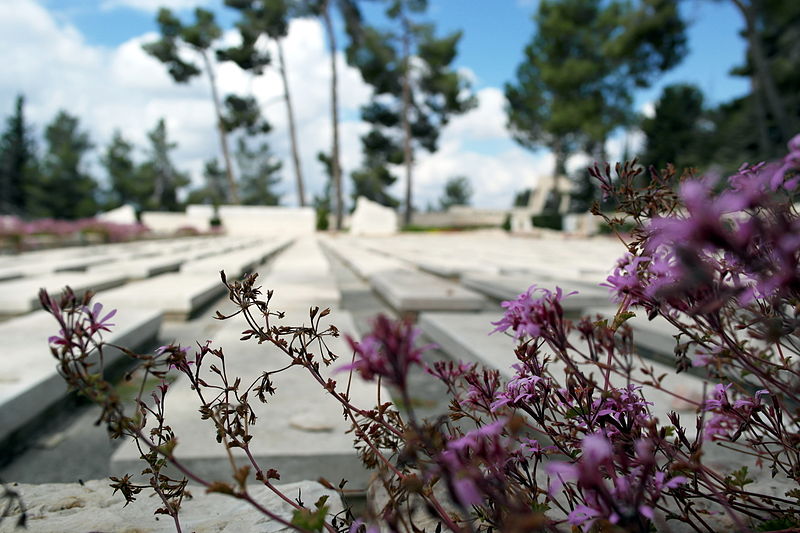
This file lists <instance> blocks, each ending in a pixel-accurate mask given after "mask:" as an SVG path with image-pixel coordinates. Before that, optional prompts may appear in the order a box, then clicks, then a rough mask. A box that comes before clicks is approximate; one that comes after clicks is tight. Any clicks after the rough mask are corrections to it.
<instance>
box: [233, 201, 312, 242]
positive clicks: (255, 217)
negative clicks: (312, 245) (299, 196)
mask: <svg viewBox="0 0 800 533" xmlns="http://www.w3.org/2000/svg"><path fill="white" fill-rule="evenodd" d="M219 218H220V220H221V221H222V226H223V228H224V229H225V232H226V233H227V234H228V235H253V236H258V237H264V236H267V235H281V236H288V235H312V234H313V233H314V232H315V231H316V228H317V216H316V213H315V212H314V209H313V208H311V207H268V206H248V205H222V206H220V207H219Z"/></svg>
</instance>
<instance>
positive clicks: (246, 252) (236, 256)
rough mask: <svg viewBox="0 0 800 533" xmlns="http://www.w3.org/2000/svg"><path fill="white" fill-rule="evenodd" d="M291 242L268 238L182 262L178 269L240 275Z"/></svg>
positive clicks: (200, 272)
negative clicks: (265, 240) (264, 240)
mask: <svg viewBox="0 0 800 533" xmlns="http://www.w3.org/2000/svg"><path fill="white" fill-rule="evenodd" d="M289 242H291V241H290V240H289V239H281V240H277V239H276V240H270V241H269V242H266V243H258V244H250V245H248V246H246V247H244V248H242V249H238V250H234V251H230V252H227V253H220V254H214V255H211V256H207V257H203V258H201V259H198V260H196V261H188V262H186V263H184V264H183V265H182V266H181V268H180V270H181V272H185V273H187V274H217V273H219V271H220V270H224V271H225V273H226V274H227V275H229V276H231V277H234V276H240V275H241V274H243V273H245V272H253V270H254V269H255V268H256V267H257V266H259V265H261V264H262V263H263V262H264V261H265V260H266V259H267V258H269V257H271V256H273V255H275V254H276V253H278V252H279V251H280V250H282V249H283V248H285V247H286V245H287V244H289Z"/></svg>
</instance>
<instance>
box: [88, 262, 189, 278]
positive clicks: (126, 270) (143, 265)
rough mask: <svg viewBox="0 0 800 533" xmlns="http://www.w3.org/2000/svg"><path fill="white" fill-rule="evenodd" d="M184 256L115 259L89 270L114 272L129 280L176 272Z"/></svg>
mask: <svg viewBox="0 0 800 533" xmlns="http://www.w3.org/2000/svg"><path fill="white" fill-rule="evenodd" d="M183 261H184V260H183V258H182V257H176V256H168V257H144V258H139V259H130V260H127V261H115V262H113V263H110V264H101V265H97V266H93V267H91V268H89V272H114V273H116V274H119V275H123V276H125V278H126V279H128V280H137V279H145V278H151V277H153V276H157V275H159V274H164V273H165V272H176V271H177V270H178V269H179V268H180V266H181V264H182V263H183Z"/></svg>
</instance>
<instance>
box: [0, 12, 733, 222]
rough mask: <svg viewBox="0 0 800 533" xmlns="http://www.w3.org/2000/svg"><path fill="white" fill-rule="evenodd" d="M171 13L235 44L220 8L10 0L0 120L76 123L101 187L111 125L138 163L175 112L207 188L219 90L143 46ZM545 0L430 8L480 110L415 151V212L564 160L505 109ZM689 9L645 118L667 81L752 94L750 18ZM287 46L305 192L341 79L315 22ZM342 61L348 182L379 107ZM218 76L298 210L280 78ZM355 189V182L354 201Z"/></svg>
mask: <svg viewBox="0 0 800 533" xmlns="http://www.w3.org/2000/svg"><path fill="white" fill-rule="evenodd" d="M162 5H163V6H168V7H171V8H173V9H175V10H177V11H178V13H179V15H181V16H183V17H184V20H189V16H190V13H191V9H193V8H194V7H195V6H198V5H202V6H203V7H206V8H209V9H212V10H214V11H215V12H216V13H217V15H218V20H219V22H220V23H221V24H222V25H223V27H224V28H226V30H227V31H226V33H225V36H224V39H226V40H228V41H230V42H234V41H235V38H236V37H235V31H234V30H233V29H232V27H233V23H234V22H235V13H233V12H231V11H230V10H228V9H226V8H224V7H223V5H222V0H0V50H2V52H0V58H2V65H3V74H2V76H0V117H5V116H7V115H9V114H10V113H11V112H12V109H13V106H14V100H15V98H16V95H17V94H24V95H25V97H26V113H27V116H28V118H29V120H30V121H31V122H32V123H33V125H34V127H35V130H36V132H37V134H38V135H41V132H42V130H43V128H44V126H45V125H46V124H47V123H49V122H50V121H51V120H52V118H53V117H54V116H55V114H56V113H57V112H58V110H60V109H64V110H66V111H67V112H69V113H71V114H74V115H77V116H78V117H80V119H81V123H82V125H83V127H84V128H85V129H86V130H87V131H88V132H89V134H90V136H91V138H92V140H93V142H94V144H95V146H96V148H97V149H96V150H95V151H94V153H93V155H92V158H91V160H90V161H89V162H88V164H89V166H90V167H91V168H92V170H93V171H94V173H95V175H98V177H100V178H101V179H102V169H101V168H100V167H99V165H98V163H97V157H98V154H99V152H100V151H102V149H103V148H104V147H105V146H106V145H107V143H108V142H109V140H110V139H111V136H112V135H113V132H114V130H116V129H119V130H120V131H122V133H123V135H124V136H125V137H127V138H128V139H130V140H131V141H133V142H134V143H135V144H136V145H137V146H138V152H137V157H138V158H140V159H141V158H142V157H144V148H145V147H146V132H147V131H148V130H151V129H152V128H153V127H154V126H155V124H156V123H157V122H158V120H159V118H161V117H164V118H165V120H166V123H167V128H168V132H169V135H170V137H171V138H172V139H173V140H174V141H176V142H177V143H178V148H177V149H176V150H175V152H174V159H175V162H176V164H177V165H178V167H179V168H182V169H185V170H188V171H190V172H191V174H192V179H193V182H194V183H195V184H200V183H201V182H202V168H203V164H204V161H206V160H208V159H211V158H213V157H217V156H218V155H219V147H218V141H217V137H216V135H215V131H214V129H213V124H214V115H213V108H212V104H211V100H210V93H209V88H208V85H207V83H206V82H205V80H204V79H196V80H195V81H193V82H192V83H190V84H189V85H176V84H175V83H173V82H172V80H171V78H169V76H168V75H167V73H166V70H165V69H164V67H163V66H162V65H161V64H160V63H158V62H157V61H156V60H155V59H153V58H151V57H149V56H148V55H147V54H145V53H144V52H143V50H142V49H141V45H142V43H145V42H148V41H151V40H153V39H155V38H156V36H157V34H156V31H157V27H156V24H155V13H156V11H157V9H158V7H159V6H162ZM536 6H537V0H431V1H430V8H429V11H428V18H429V19H430V20H431V21H432V22H434V23H435V25H436V28H437V31H440V32H451V31H455V30H462V31H463V32H464V34H463V38H462V41H461V43H460V45H459V55H458V57H457V58H456V61H455V66H456V67H457V68H458V69H460V71H461V72H463V73H464V74H465V75H466V76H468V77H469V79H470V80H471V81H472V88H473V90H474V91H475V93H476V95H477V97H478V102H479V105H478V106H477V107H476V108H475V109H473V110H472V111H470V112H469V113H467V114H465V115H462V116H458V117H455V118H454V119H452V120H451V122H450V124H449V125H448V126H447V127H446V128H445V130H444V131H443V132H442V135H441V138H440V142H439V150H438V151H437V152H436V153H434V154H427V153H425V152H419V153H418V154H417V163H416V165H415V173H414V196H415V200H414V203H415V205H416V206H417V207H418V208H425V207H426V206H427V205H428V204H436V203H437V201H438V198H439V197H440V196H441V194H442V190H443V188H444V183H445V182H446V181H447V179H448V178H451V177H453V176H459V175H464V176H467V177H468V178H469V179H470V180H471V183H472V187H473V189H474V196H473V204H474V205H476V206H478V207H485V208H507V207H509V206H510V205H511V202H512V199H513V196H514V194H515V193H516V192H518V191H520V190H522V189H524V188H526V187H530V186H533V185H535V184H536V182H537V179H538V177H539V176H541V175H546V174H549V173H551V172H552V170H553V157H552V155H551V154H549V153H548V152H547V151H546V150H537V151H534V152H532V151H529V150H526V149H524V148H522V147H520V146H518V145H516V144H515V143H514V142H513V141H512V140H511V138H510V136H509V134H508V132H507V130H506V126H505V122H506V118H505V112H504V110H503V107H504V98H503V85H504V84H505V83H506V82H509V81H512V80H513V77H514V73H515V70H516V68H517V66H518V65H519V63H520V61H521V60H522V58H523V53H522V51H523V48H524V46H525V45H526V44H527V43H528V42H529V41H530V39H531V37H532V35H533V32H534V24H533V21H532V18H531V17H532V15H533V13H534V12H535V10H536ZM681 9H682V13H683V14H684V16H685V18H686V20H687V21H688V22H689V24H690V26H689V33H688V38H689V54H688V56H687V58H686V59H685V60H684V61H683V63H682V64H681V65H679V66H678V67H677V68H675V69H674V70H672V71H670V72H669V73H667V74H666V75H664V76H663V77H662V78H660V79H659V80H658V82H657V83H656V84H654V86H653V87H652V88H650V89H647V90H644V91H640V92H639V93H637V94H636V95H635V103H636V108H637V110H639V111H640V112H643V113H645V114H646V113H649V112H652V106H653V102H654V101H655V100H657V99H658V96H659V94H660V92H661V88H662V87H664V86H665V85H668V84H670V83H678V82H690V83H694V84H696V85H698V86H699V87H700V88H701V89H702V90H703V92H704V93H705V96H706V99H707V101H708V102H709V103H711V104H716V103H720V102H723V101H726V100H729V99H731V98H734V97H737V96H740V95H742V94H744V93H746V91H747V81H746V80H745V79H743V78H735V77H732V76H730V75H729V74H728V72H729V71H730V70H731V68H733V67H734V66H735V65H737V64H740V63H741V62H742V60H743V58H744V54H745V43H744V41H743V39H742V38H741V37H740V36H739V31H740V29H741V27H742V22H741V20H740V17H739V15H738V13H737V12H736V11H735V9H733V7H732V6H731V3H730V2H719V1H713V0H683V1H682V3H681ZM366 15H367V17H368V18H372V19H373V20H378V19H379V18H380V13H379V12H378V6H377V5H376V6H374V7H369V8H367V9H366ZM341 41H343V39H340V42H341ZM284 52H285V55H286V59H287V64H288V75H289V80H290V87H291V91H292V96H293V99H294V102H295V106H296V110H295V112H296V118H297V122H298V136H299V139H300V153H301V161H302V164H303V171H304V174H305V175H306V180H307V185H306V189H307V190H308V191H310V192H311V194H314V193H320V192H321V190H322V188H323V185H324V181H325V178H324V175H323V169H322V167H321V165H320V164H319V163H318V162H317V160H316V154H317V152H319V151H326V152H327V151H329V150H330V122H329V120H328V116H329V105H330V103H329V100H328V97H329V94H328V84H329V76H330V72H329V63H328V61H329V59H328V56H327V52H326V44H325V39H324V33H323V30H322V27H321V25H320V24H319V23H318V22H317V21H316V20H311V19H301V20H295V21H293V22H292V23H291V26H290V31H289V35H288V37H287V39H286V41H285V44H284ZM337 62H338V65H339V71H340V95H341V101H340V106H341V114H342V116H343V117H344V121H343V123H342V125H341V135H342V150H343V153H342V155H343V158H342V159H343V161H342V165H343V169H344V173H345V174H344V175H345V176H349V173H350V172H351V171H352V170H354V169H356V168H357V167H358V166H359V165H360V163H361V149H360V142H359V136H360V135H363V134H364V133H365V132H366V131H367V129H368V128H367V126H366V125H365V124H364V123H362V122H361V121H360V120H359V118H358V109H359V107H360V106H361V105H362V104H364V103H366V102H367V101H368V100H369V97H370V88H369V87H368V86H367V85H366V84H365V83H364V82H363V81H362V80H361V77H360V75H359V73H358V71H357V70H355V69H353V68H351V67H348V66H347V65H346V63H345V61H344V57H343V55H342V54H339V56H338V57H337ZM218 79H219V83H220V86H221V87H220V89H221V92H222V93H223V94H225V93H237V94H241V95H248V94H252V95H254V96H255V97H256V98H257V100H258V101H259V103H260V104H261V107H262V110H263V112H264V113H265V115H266V116H267V118H268V120H269V121H270V122H271V123H272V125H273V131H272V133H271V134H270V135H269V136H268V138H267V140H268V141H269V143H270V145H271V147H272V149H273V151H274V152H275V154H276V156H277V157H278V158H280V159H281V160H283V161H284V168H283V172H282V174H283V176H282V183H281V184H280V185H279V189H280V190H279V192H281V193H282V203H283V204H285V205H296V202H297V198H296V195H295V190H294V175H293V172H292V169H291V164H290V158H289V145H288V139H287V135H286V130H287V127H286V124H287V120H286V114H285V109H284V107H283V106H282V104H281V95H282V88H281V84H280V81H279V78H278V76H277V74H276V73H275V72H274V71H272V70H270V71H267V72H266V73H265V74H264V75H263V76H260V77H258V78H252V77H250V76H249V75H247V74H244V73H242V72H241V71H239V70H238V68H236V67H235V66H233V65H231V64H224V65H221V66H220V67H219V69H218ZM626 143H627V145H628V146H629V147H631V148H633V149H636V148H637V147H638V146H640V145H641V134H640V133H639V132H637V131H635V130H632V131H628V132H618V134H617V135H615V136H614V137H613V138H611V139H610V140H609V143H608V146H607V149H608V152H609V157H610V158H611V159H614V158H616V157H619V155H620V154H621V153H622V151H623V148H624V146H625V145H626ZM587 161H588V158H587V157H586V156H584V155H580V154H579V155H576V156H574V157H573V158H572V159H571V160H570V162H569V164H568V168H577V167H579V166H580V165H583V164H585V163H586V162H587ZM397 175H398V176H401V173H400V172H398V173H397ZM403 188H404V184H403V183H402V180H401V179H398V182H397V183H396V184H395V185H394V186H393V189H392V191H393V192H394V194H395V196H396V197H398V198H400V197H402V191H403V190H404V189H403ZM349 189H350V183H349V180H345V192H346V194H347V193H348V192H349ZM307 194H308V193H307ZM309 196H310V195H309Z"/></svg>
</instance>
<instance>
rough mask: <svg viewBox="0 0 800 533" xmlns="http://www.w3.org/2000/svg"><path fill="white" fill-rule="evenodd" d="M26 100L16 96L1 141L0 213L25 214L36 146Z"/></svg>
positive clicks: (34, 163)
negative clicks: (12, 110) (27, 115)
mask: <svg viewBox="0 0 800 533" xmlns="http://www.w3.org/2000/svg"><path fill="white" fill-rule="evenodd" d="M24 107H25V98H24V97H23V96H22V95H19V96H17V100H16V104H15V106H14V114H13V115H11V116H10V117H8V119H6V128H5V131H3V134H2V136H1V137H0V213H12V214H20V213H22V212H24V210H25V204H26V194H25V190H26V187H27V183H28V182H29V181H30V180H31V179H32V175H33V173H34V172H35V167H36V144H35V142H34V140H33V137H32V135H31V132H30V128H29V126H28V124H27V123H26V121H25V112H24Z"/></svg>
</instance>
